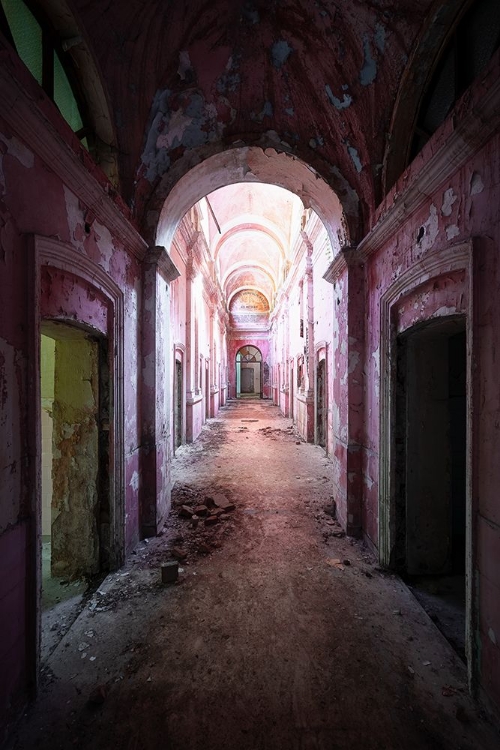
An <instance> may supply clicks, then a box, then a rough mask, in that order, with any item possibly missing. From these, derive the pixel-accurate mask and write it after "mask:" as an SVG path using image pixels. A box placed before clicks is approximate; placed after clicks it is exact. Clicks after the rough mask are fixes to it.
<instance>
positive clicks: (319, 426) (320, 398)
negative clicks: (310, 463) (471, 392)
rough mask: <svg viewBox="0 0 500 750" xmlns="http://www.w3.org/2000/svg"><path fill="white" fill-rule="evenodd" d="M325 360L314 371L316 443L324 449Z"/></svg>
mask: <svg viewBox="0 0 500 750" xmlns="http://www.w3.org/2000/svg"><path fill="white" fill-rule="evenodd" d="M326 411H327V410H326V360H324V359H322V360H320V361H319V362H318V366H317V369H316V442H317V444H318V445H321V446H322V447H323V448H325V447H326Z"/></svg>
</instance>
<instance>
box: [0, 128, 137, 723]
mask: <svg viewBox="0 0 500 750" xmlns="http://www.w3.org/2000/svg"><path fill="white" fill-rule="evenodd" d="M0 160H1V161H0V164H1V168H0V217H1V229H0V299H1V300H2V310H3V311H8V314H2V315H1V316H0V382H1V388H0V390H1V393H2V396H1V417H0V422H1V426H2V434H3V435H5V436H6V437H5V440H4V439H3V438H2V448H1V451H2V453H1V458H0V462H1V465H0V469H1V472H2V510H1V511H0V557H1V559H2V560H4V559H7V560H9V564H8V570H9V571H10V572H7V570H6V569H5V568H4V569H3V573H2V577H1V580H2V584H1V585H2V593H1V597H0V604H1V610H2V613H1V614H0V643H1V644H2V652H3V653H4V654H5V655H6V659H5V660H4V659H2V664H3V665H4V669H3V674H2V682H1V686H0V725H2V726H3V725H5V724H6V723H8V721H9V719H10V717H12V716H13V715H15V713H16V710H17V708H18V703H19V702H22V701H23V700H25V699H26V696H27V692H28V689H29V683H30V682H33V679H34V668H35V640H34V639H35V629H36V617H37V601H38V599H37V592H36V591H35V589H34V586H33V587H31V586H27V584H26V581H27V576H29V580H31V581H34V580H35V570H36V566H35V558H36V554H37V551H36V545H35V539H36V536H35V531H36V523H37V522H36V513H37V510H36V508H34V507H33V498H34V496H35V495H34V490H35V487H34V485H33V482H34V475H33V474H32V473H29V472H26V470H25V468H24V467H26V466H32V465H33V455H32V454H33V451H34V450H35V446H34V445H33V443H30V440H31V438H30V435H31V434H32V427H31V426H30V425H32V421H31V423H30V420H32V419H33V413H34V412H33V410H32V403H33V397H32V393H33V390H32V389H33V383H34V380H36V379H37V378H39V372H38V369H37V368H38V364H37V363H36V362H33V361H30V360H29V359H28V353H29V352H30V350H31V349H30V347H31V344H30V340H29V332H30V330H31V328H32V325H33V324H34V323H35V321H34V317H33V316H34V313H33V303H34V290H33V289H32V288H30V286H29V283H30V279H31V268H32V259H31V257H30V252H31V249H30V248H31V247H32V245H31V244H30V242H29V238H30V236H31V235H32V234H39V235H44V236H47V237H54V238H57V239H59V240H61V241H63V242H65V243H68V245H70V246H72V247H73V248H74V249H75V250H76V251H77V252H78V253H83V254H85V255H86V256H87V257H88V258H90V259H91V260H92V261H93V262H94V263H96V264H98V265H100V266H101V267H102V268H103V269H104V270H105V271H106V272H107V273H108V274H109V275H110V277H111V278H112V279H113V280H114V281H115V282H116V284H117V285H119V287H120V288H121V289H122V290H123V295H124V308H125V315H124V320H125V329H124V331H123V332H121V335H123V337H124V347H125V351H126V352H127V357H126V359H125V372H124V383H125V414H124V420H125V446H124V450H125V471H126V486H125V516H126V529H125V538H126V547H127V548H130V547H131V546H132V545H133V544H134V543H135V541H136V540H137V539H138V508H139V500H138V490H139V480H138V476H139V475H138V473H137V465H138V461H137V454H138V450H139V447H138V446H139V444H140V440H139V434H138V367H137V351H138V343H139V325H138V315H139V304H140V285H139V279H140V272H139V265H138V262H137V261H136V260H135V258H133V257H131V256H130V255H129V253H127V251H126V250H125V249H124V248H123V246H122V245H121V244H120V242H118V241H116V240H115V239H113V237H112V236H111V234H110V232H109V231H108V230H107V229H106V228H105V227H103V226H101V225H99V223H98V222H97V221H95V222H94V223H93V225H92V227H91V229H90V231H89V232H86V231H85V227H84V225H85V218H84V216H85V211H86V209H85V207H84V206H83V204H81V203H80V202H79V199H78V198H77V197H76V196H75V195H74V194H73V193H72V192H71V191H70V190H68V189H67V188H66V187H65V186H64V185H63V184H62V183H61V181H60V180H59V179H58V178H57V177H56V176H55V174H54V172H52V171H51V169H50V167H48V166H47V165H46V164H44V163H42V162H41V160H40V159H39V158H38V157H37V156H36V155H35V154H34V153H33V152H32V151H31V150H30V149H29V147H28V146H27V145H26V144H24V143H22V142H21V141H20V140H19V139H18V138H17V137H16V136H14V135H13V134H12V133H11V132H9V129H8V128H7V127H6V126H5V124H4V123H3V122H2V121H1V120H0ZM104 199H105V200H106V197H105V196H104ZM42 282H43V283H42V289H41V294H42V303H41V305H42V312H43V314H45V315H48V316H51V317H52V316H54V317H56V318H59V319H64V320H66V321H72V322H75V323H78V322H80V323H84V324H87V325H90V326H92V327H93V328H94V329H97V330H99V331H101V332H107V330H108V327H109V324H110V318H108V316H109V315H112V311H109V309H107V306H106V304H105V302H104V301H103V299H102V298H100V297H99V295H96V294H95V293H94V291H92V290H91V289H90V288H89V285H88V284H85V283H83V284H82V283H79V282H78V280H77V278H76V276H71V275H70V276H67V275H64V274H60V273H58V272H57V271H55V270H54V269H50V270H49V271H47V272H44V274H43V277H42ZM4 477H5V481H4ZM124 551H125V550H123V552H124ZM13 623H15V627H13ZM7 655H8V657H7Z"/></svg>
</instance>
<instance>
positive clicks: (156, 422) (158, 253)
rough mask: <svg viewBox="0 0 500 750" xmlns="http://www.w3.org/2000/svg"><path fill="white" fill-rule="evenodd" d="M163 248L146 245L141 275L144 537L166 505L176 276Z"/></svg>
mask: <svg viewBox="0 0 500 750" xmlns="http://www.w3.org/2000/svg"><path fill="white" fill-rule="evenodd" d="M179 275H180V274H179V271H178V270H177V268H176V267H175V265H174V264H173V263H172V260H171V259H170V257H169V255H168V253H167V251H166V250H165V248H164V247H161V246H156V247H152V248H150V250H149V252H148V253H147V255H146V256H145V258H144V261H143V276H142V373H141V374H142V378H141V417H142V419H141V433H142V444H141V445H142V450H141V469H142V471H141V485H142V486H141V492H140V523H141V533H142V536H143V537H148V536H154V535H155V534H157V533H158V531H159V530H160V528H161V527H162V526H163V524H164V522H165V519H166V517H167V515H168V512H169V510H170V490H171V482H170V461H171V435H170V408H171V402H172V380H171V377H170V368H171V346H170V320H169V319H170V288H169V285H170V282H172V281H174V279H176V278H177V277H178V276H179Z"/></svg>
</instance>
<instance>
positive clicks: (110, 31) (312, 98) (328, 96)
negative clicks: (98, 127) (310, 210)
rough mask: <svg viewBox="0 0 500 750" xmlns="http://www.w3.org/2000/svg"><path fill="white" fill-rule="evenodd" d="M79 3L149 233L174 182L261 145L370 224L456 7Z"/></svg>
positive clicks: (248, 1)
mask: <svg viewBox="0 0 500 750" xmlns="http://www.w3.org/2000/svg"><path fill="white" fill-rule="evenodd" d="M54 1H56V0H54ZM72 4H73V6H74V7H75V9H76V11H77V14H79V17H80V21H81V23H82V27H83V29H82V30H83V33H84V35H85V37H86V38H87V39H89V40H90V44H91V49H92V50H93V52H94V54H95V55H96V58H97V62H98V64H99V67H100V70H101V71H102V74H103V79H104V82H105V85H106V87H107V94H108V97H109V101H110V104H111V109H112V112H113V115H114V119H115V121H116V131H117V140H118V153H119V165H120V177H121V185H122V189H123V194H124V197H125V199H126V200H127V201H128V202H129V203H130V205H131V206H132V208H133V211H134V213H135V217H136V221H137V223H138V224H139V225H140V226H142V228H143V231H145V232H147V230H148V227H150V226H151V222H152V221H154V215H153V214H152V213H151V205H152V204H153V205H155V204H154V196H155V191H156V190H157V187H158V185H159V183H160V182H161V181H162V180H164V179H165V177H167V179H168V186H169V187H168V186H167V188H166V189H167V190H170V189H172V187H173V186H174V185H175V184H176V182H177V181H178V180H180V179H181V178H182V177H183V176H184V175H186V174H187V173H188V172H189V170H190V169H192V167H193V166H194V165H196V164H200V162H203V161H204V160H205V159H207V158H208V157H210V156H213V155H215V154H221V153H222V152H225V151H227V150H228V149H231V148H241V147H254V146H260V147H262V148H263V149H264V150H265V149H269V148H274V149H276V150H277V151H278V152H285V153H289V154H291V155H293V156H294V157H296V158H298V159H300V160H301V161H302V162H303V163H305V164H308V165H310V166H311V167H312V168H313V169H314V170H315V172H316V173H317V174H318V175H320V176H321V177H322V179H323V180H325V181H326V182H327V183H328V184H329V185H330V186H331V187H332V188H333V189H334V191H335V192H336V194H337V195H338V196H339V199H340V201H341V203H342V206H343V208H344V211H345V212H346V213H347V215H350V214H349V210H346V205H347V206H348V207H349V206H350V207H351V209H352V215H353V216H356V215H357V213H359V214H360V216H361V221H362V222H363V224H364V228H365V229H366V225H367V223H369V220H370V215H371V214H372V213H373V209H374V207H375V205H376V203H377V200H378V198H379V197H380V184H381V174H382V166H383V159H384V153H385V149H386V142H387V134H388V133H389V132H390V123H391V117H392V113H393V108H394V101H395V99H396V95H397V92H398V88H399V83H400V80H401V76H402V74H403V72H404V70H405V66H406V64H407V61H408V58H409V56H410V55H411V52H412V49H413V47H414V45H415V43H416V41H417V39H418V35H419V33H420V32H421V29H422V27H423V25H424V24H425V22H426V19H428V18H429V17H434V15H435V14H436V13H437V11H438V10H439V9H440V8H441V7H442V6H444V5H446V4H448V5H449V4H450V2H449V0H448V2H446V0H420V2H415V0H373V1H372V2H367V1H366V0H348V1H346V0H318V1H317V2H311V0H279V1H278V0H212V1H211V2H208V0H190V1H189V2H176V1H175V0H106V2H102V3H101V2H96V1H95V0H72ZM297 192H298V193H299V194H300V190H299V188H297ZM164 199H165V195H164V196H163V200H164ZM155 210H157V211H158V212H159V210H161V205H160V208H159V209H155Z"/></svg>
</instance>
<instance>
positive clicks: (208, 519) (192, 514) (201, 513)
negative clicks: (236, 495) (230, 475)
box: [179, 494, 236, 529]
mask: <svg viewBox="0 0 500 750" xmlns="http://www.w3.org/2000/svg"><path fill="white" fill-rule="evenodd" d="M235 508H236V506H235V504H234V503H232V502H231V501H230V500H228V499H227V498H226V497H225V496H224V495H221V494H217V495H214V496H213V497H206V498H205V503H204V504H203V505H196V506H195V507H192V506H190V505H181V507H180V509H179V516H181V517H182V518H189V519H190V520H191V527H192V528H193V529H195V528H196V527H197V526H198V523H199V522H200V521H201V520H203V521H204V523H205V526H213V525H215V524H216V523H218V522H219V521H225V520H226V519H228V518H229V513H230V512H231V511H233V510H235Z"/></svg>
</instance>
